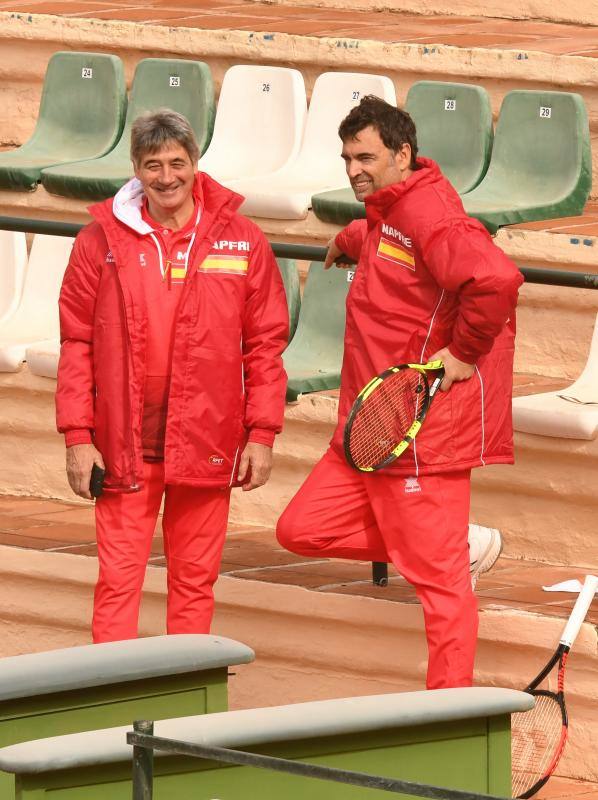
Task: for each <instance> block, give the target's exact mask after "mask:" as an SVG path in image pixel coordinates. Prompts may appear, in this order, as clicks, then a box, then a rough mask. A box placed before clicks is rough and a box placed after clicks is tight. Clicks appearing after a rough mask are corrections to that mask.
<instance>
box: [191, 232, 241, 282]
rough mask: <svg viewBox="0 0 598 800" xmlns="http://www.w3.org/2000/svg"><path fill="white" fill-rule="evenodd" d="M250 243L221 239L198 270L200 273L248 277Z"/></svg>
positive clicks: (215, 243)
mask: <svg viewBox="0 0 598 800" xmlns="http://www.w3.org/2000/svg"><path fill="white" fill-rule="evenodd" d="M250 251H251V246H250V243H249V242H248V241H229V240H228V239H221V240H220V241H217V242H214V244H213V245H212V249H211V251H210V254H209V255H208V256H207V257H206V258H205V259H204V261H202V263H201V264H200V265H199V267H198V268H197V270H198V272H210V273H212V274H213V275H219V274H220V275H238V276H240V277H242V278H244V277H246V276H247V268H248V266H249V253H250Z"/></svg>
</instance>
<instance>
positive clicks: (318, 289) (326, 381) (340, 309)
mask: <svg viewBox="0 0 598 800" xmlns="http://www.w3.org/2000/svg"><path fill="white" fill-rule="evenodd" d="M352 277H353V272H352V271H347V270H345V269H339V268H338V267H332V268H331V269H329V270H325V269H324V265H323V264H322V262H321V261H314V262H313V263H312V264H311V266H310V268H309V272H308V275H307V281H306V282H305V289H304V292H303V300H302V303H301V311H300V312H299V322H298V324H297V331H296V332H295V336H294V337H293V341H292V342H291V343H290V345H289V346H288V347H287V349H286V350H285V351H284V353H283V356H282V357H283V360H284V366H285V369H286V371H287V375H288V377H289V382H288V386H287V400H289V401H292V400H296V399H297V397H298V396H299V395H300V394H305V393H307V392H318V391H320V390H321V389H338V387H339V386H340V378H341V364H342V360H343V337H344V333H345V300H346V297H347V292H348V290H349V285H350V280H351V279H352Z"/></svg>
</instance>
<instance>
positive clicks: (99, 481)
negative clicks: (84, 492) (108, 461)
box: [89, 464, 106, 497]
mask: <svg viewBox="0 0 598 800" xmlns="http://www.w3.org/2000/svg"><path fill="white" fill-rule="evenodd" d="M105 473H106V470H104V469H102V468H101V467H98V465H97V464H94V465H93V467H92V468H91V478H90V481H89V493H90V494H91V496H92V497H99V496H100V495H101V494H102V492H103V490H104V475H105Z"/></svg>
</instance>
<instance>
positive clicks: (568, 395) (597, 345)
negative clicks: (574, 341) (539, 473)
mask: <svg viewBox="0 0 598 800" xmlns="http://www.w3.org/2000/svg"><path fill="white" fill-rule="evenodd" d="M513 427H514V428H515V430H516V431H522V432H523V433H535V434H538V435H539V436H557V437H560V438H562V439H595V438H596V436H598V315H597V316H596V322H595V324H594V334H593V336H592V343H591V345H590V354H589V356H588V360H587V362H586V365H585V367H584V369H583V372H582V373H581V375H580V376H579V378H578V379H577V380H576V381H575V383H573V384H571V386H569V387H568V388H567V389H561V390H560V391H557V392H544V393H542V394H532V395H526V396H525V397H515V398H514V399H513Z"/></svg>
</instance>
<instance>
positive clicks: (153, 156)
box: [134, 142, 195, 215]
mask: <svg viewBox="0 0 598 800" xmlns="http://www.w3.org/2000/svg"><path fill="white" fill-rule="evenodd" d="M134 167H135V175H136V177H137V178H139V180H140V181H141V183H142V184H143V189H144V191H145V195H146V197H147V199H148V203H149V208H150V213H151V212H152V209H153V210H154V212H159V213H161V214H162V215H170V214H175V213H176V212H177V211H179V210H180V209H181V208H183V206H184V205H185V204H186V203H187V202H188V201H189V199H190V197H191V195H192V191H193V181H194V177H195V166H194V164H193V163H192V161H191V158H190V157H189V153H188V152H187V151H186V150H185V148H184V147H183V146H182V145H180V144H178V143H177V142H166V144H165V145H164V147H162V149H161V150H157V151H156V152H155V153H145V154H144V155H142V156H141V158H140V160H139V163H136V164H135V165H134Z"/></svg>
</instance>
